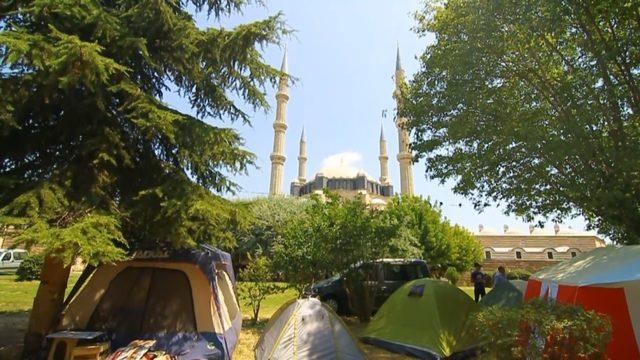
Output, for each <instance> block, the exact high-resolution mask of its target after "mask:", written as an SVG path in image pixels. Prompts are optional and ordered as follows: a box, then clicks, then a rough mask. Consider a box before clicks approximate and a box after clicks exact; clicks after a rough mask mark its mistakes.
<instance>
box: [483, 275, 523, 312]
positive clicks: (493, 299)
mask: <svg viewBox="0 0 640 360" xmlns="http://www.w3.org/2000/svg"><path fill="white" fill-rule="evenodd" d="M522 298H523V296H522V292H521V291H520V290H519V289H518V288H517V287H516V286H515V285H513V284H512V283H511V282H509V281H502V282H500V283H498V284H497V285H496V286H494V287H493V289H491V291H489V293H487V296H485V297H483V298H482V300H480V302H479V303H478V305H480V306H482V307H489V306H496V305H497V306H500V307H514V306H520V305H522Z"/></svg>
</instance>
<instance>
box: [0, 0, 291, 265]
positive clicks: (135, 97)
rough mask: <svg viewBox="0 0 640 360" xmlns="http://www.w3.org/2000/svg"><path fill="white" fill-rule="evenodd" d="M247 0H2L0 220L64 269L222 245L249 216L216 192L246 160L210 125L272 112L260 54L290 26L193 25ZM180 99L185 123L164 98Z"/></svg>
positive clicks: (227, 135) (273, 72) (233, 139)
mask: <svg viewBox="0 0 640 360" xmlns="http://www.w3.org/2000/svg"><path fill="white" fill-rule="evenodd" d="M247 3H248V2H247V1H242V0H210V1H204V0H191V1H180V2H166V1H153V0H141V1H118V2H99V1H81V2H78V1H75V0H55V1H53V0H45V1H19V2H15V1H12V2H3V4H2V5H0V14H1V15H0V93H1V94H2V105H0V223H1V224H13V225H16V230H17V231H18V232H19V233H20V234H19V235H18V240H19V241H20V242H22V243H24V244H26V245H29V246H31V245H36V246H38V247H41V248H43V249H44V251H45V253H46V254H48V255H54V256H56V257H59V258H61V259H62V260H64V262H65V264H69V263H71V262H72V261H73V259H74V258H75V257H77V256H81V257H82V258H83V259H84V260H86V261H88V262H89V263H93V264H95V263H98V262H110V261H113V260H116V259H119V258H122V257H124V256H125V254H126V252H127V251H131V250H135V249H138V248H154V249H156V248H180V247H188V246H193V245H194V244H196V243H203V242H204V243H213V244H215V245H218V246H221V247H225V248H230V247H232V246H233V245H234V243H235V238H234V236H233V235H234V229H236V228H237V227H239V226H240V225H241V224H242V223H243V221H244V220H243V219H244V218H245V216H246V214H243V213H242V211H241V209H239V208H237V207H236V206H235V205H234V204H233V203H231V202H229V201H227V200H225V199H223V198H222V197H221V196H219V194H220V193H222V192H227V191H234V190H235V189H236V185H235V184H234V183H233V182H232V181H231V180H230V175H233V174H238V173H244V172H246V170H247V168H248V167H249V166H252V165H253V161H254V156H253V155H252V154H251V153H250V152H248V151H247V150H246V149H244V143H243V140H242V138H241V137H240V135H239V134H238V133H237V132H236V131H235V130H233V129H230V128H225V127H222V126H219V125H212V124H213V122H215V121H219V120H228V121H236V120H240V121H242V122H244V123H249V115H248V114H247V113H246V112H245V111H244V110H242V108H241V107H244V106H245V105H248V106H249V108H250V109H252V110H258V109H267V108H268V103H267V100H266V98H265V88H266V87H267V86H274V85H276V83H277V81H278V79H279V77H280V76H281V75H283V74H281V73H280V72H279V71H278V70H277V69H275V68H273V67H271V66H270V65H268V64H266V63H264V62H263V59H262V56H261V54H260V50H261V49H262V48H263V47H264V46H267V45H269V44H278V43H279V42H280V39H281V36H283V35H284V34H287V33H288V30H287V29H286V28H285V25H284V24H283V22H282V17H281V15H280V14H277V15H275V16H272V17H268V18H266V19H263V20H258V21H254V22H251V23H247V24H241V25H238V26H236V27H235V28H232V29H225V28H222V27H209V28H199V27H198V26H197V25H196V23H195V20H194V14H193V12H194V11H195V12H196V13H199V12H202V11H206V12H207V13H208V14H210V15H213V16H215V17H216V18H218V17H222V16H228V15H231V14H232V13H235V12H238V11H240V10H241V9H242V7H243V6H244V5H246V4H247ZM190 12H191V13H190ZM176 91H177V92H178V93H179V94H180V95H181V96H182V97H184V98H185V99H187V100H188V101H189V104H190V105H191V106H192V108H193V110H194V111H193V112H194V114H195V115H190V114H187V113H182V112H179V111H176V110H175V109H172V108H170V107H168V106H167V105H166V104H164V103H163V102H162V98H163V96H165V95H166V94H168V93H172V92H176ZM235 99H238V100H237V101H236V100H235ZM205 119H206V120H207V122H205V121H204V120H205Z"/></svg>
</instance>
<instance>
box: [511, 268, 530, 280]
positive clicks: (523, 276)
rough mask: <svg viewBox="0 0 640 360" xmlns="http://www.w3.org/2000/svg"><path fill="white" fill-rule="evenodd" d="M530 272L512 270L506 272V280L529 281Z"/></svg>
mask: <svg viewBox="0 0 640 360" xmlns="http://www.w3.org/2000/svg"><path fill="white" fill-rule="evenodd" d="M529 277H531V272H530V271H528V270H525V269H513V270H511V271H509V272H507V279H509V280H525V281H526V280H529Z"/></svg>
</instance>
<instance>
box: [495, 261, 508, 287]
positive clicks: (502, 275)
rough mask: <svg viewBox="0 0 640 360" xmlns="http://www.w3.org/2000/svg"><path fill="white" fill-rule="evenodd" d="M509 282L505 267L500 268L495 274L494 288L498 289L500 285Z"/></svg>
mask: <svg viewBox="0 0 640 360" xmlns="http://www.w3.org/2000/svg"><path fill="white" fill-rule="evenodd" d="M503 281H507V272H506V270H505V269H504V266H502V265H500V266H498V271H496V273H495V274H493V287H496V285H498V284H499V283H501V282H503Z"/></svg>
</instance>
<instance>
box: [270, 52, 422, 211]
mask: <svg viewBox="0 0 640 360" xmlns="http://www.w3.org/2000/svg"><path fill="white" fill-rule="evenodd" d="M280 70H281V71H282V73H284V74H287V73H288V60H287V53H286V51H285V54H284V57H283V59H282V66H281V68H280ZM394 79H395V90H394V92H393V98H394V99H395V100H396V104H398V103H399V101H400V89H401V87H402V86H403V84H404V82H405V74H404V70H403V68H402V64H401V62H400V50H399V49H398V52H397V54H396V69H395V76H394ZM276 101H277V104H276V118H275V121H274V122H273V130H274V135H273V151H272V152H271V155H270V160H271V177H270V183H269V196H278V195H284V193H283V187H284V164H285V161H286V159H287V157H286V154H285V153H284V143H285V135H286V130H287V111H286V108H287V103H288V101H289V82H288V77H287V76H286V75H285V76H283V77H281V78H280V82H279V84H278V91H277V93H276ZM406 121H407V120H406V119H405V118H403V117H399V116H396V120H395V125H396V129H397V132H398V144H399V149H398V155H397V157H396V159H397V161H398V166H399V169H400V193H401V194H407V195H413V194H414V190H413V169H412V161H413V155H412V153H411V149H410V140H409V131H408V130H407V129H406ZM379 149H380V153H379V156H378V160H379V162H380V177H379V178H377V179H376V178H374V177H372V176H371V175H369V174H367V173H366V172H365V171H364V170H362V169H358V168H355V167H353V166H350V165H347V164H344V163H341V164H338V165H333V166H327V167H324V168H322V169H320V171H318V172H317V173H316V174H314V175H313V176H312V177H311V178H307V175H306V164H307V160H308V158H307V140H306V137H305V134H304V129H303V130H302V133H301V135H300V142H299V153H298V176H297V177H296V178H295V179H294V180H293V181H292V182H291V184H290V186H289V195H291V196H308V195H310V194H314V193H320V194H321V193H322V192H323V190H324V189H330V190H332V191H333V192H335V193H337V194H338V195H340V196H342V197H344V198H349V199H351V198H354V197H356V196H361V197H363V198H364V200H365V202H367V203H369V204H373V205H378V206H384V205H385V204H386V202H387V200H388V199H389V198H390V197H392V196H393V195H394V188H393V185H392V183H391V179H390V178H389V156H388V154H387V140H386V138H385V135H384V130H383V129H382V128H381V129H380V140H379Z"/></svg>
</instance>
